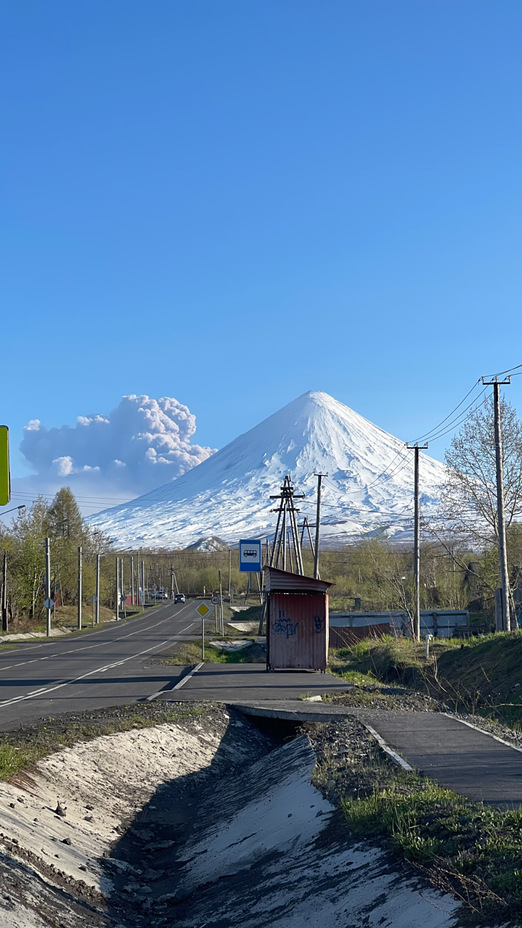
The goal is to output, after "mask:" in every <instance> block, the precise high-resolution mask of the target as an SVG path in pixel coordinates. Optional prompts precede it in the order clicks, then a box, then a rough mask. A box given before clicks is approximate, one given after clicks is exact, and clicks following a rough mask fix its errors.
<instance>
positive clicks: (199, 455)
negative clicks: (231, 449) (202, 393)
mask: <svg viewBox="0 0 522 928" xmlns="http://www.w3.org/2000/svg"><path fill="white" fill-rule="evenodd" d="M195 431H196V417H195V416H194V414H193V413H191V412H190V410H189V409H188V407H187V406H184V405H183V404H182V403H179V402H178V400H176V399H174V398H173V397H169V396H165V397H162V398H161V399H158V400H156V399H153V398H152V397H149V396H135V395H132V396H124V397H122V399H121V401H120V402H119V404H118V405H117V406H116V408H115V409H113V410H112V412H111V413H110V414H109V415H107V416H105V415H100V414H93V415H88V416H78V418H77V420H76V425H75V426H68V425H63V426H61V427H60V428H50V429H48V428H46V427H45V426H44V425H42V423H41V422H40V421H39V420H38V419H33V420H32V421H31V422H29V423H28V424H27V426H26V427H25V429H24V437H23V439H22V442H21V445H20V450H21V452H22V454H23V455H24V457H25V459H26V461H27V462H28V464H29V465H30V466H31V468H32V469H33V470H34V471H35V472H36V473H35V476H34V477H27V478H23V479H22V480H18V481H16V484H17V485H18V487H19V488H20V489H21V488H22V485H23V486H24V487H25V489H26V490H27V489H29V488H31V489H33V490H34V491H36V492H41V493H54V492H56V490H58V489H59V488H60V487H61V486H70V487H71V489H72V491H73V493H75V494H76V495H77V496H81V495H83V496H93V497H97V498H98V500H99V504H98V505H95V503H94V501H93V504H92V505H88V504H85V505H84V506H83V507H82V508H84V509H85V510H86V511H87V510H89V509H90V511H94V510H95V509H100V508H102V501H103V500H110V499H111V498H114V499H117V498H127V499H128V498H133V497H135V496H141V495H142V494H143V493H148V492H150V491H151V490H154V489H156V488H157V487H159V486H161V485H162V484H165V483H168V482H169V481H170V480H174V479H176V477H179V476H181V475H182V474H184V473H186V472H187V471H188V470H190V469H191V468H192V467H195V466H196V465H197V464H200V463H201V462H202V461H205V460H206V458H208V457H210V455H211V454H213V453H214V450H215V449H212V448H206V447H203V446H201V445H197V444H192V442H191V439H192V436H193V435H194V433H195ZM13 489H15V488H14V487H13Z"/></svg>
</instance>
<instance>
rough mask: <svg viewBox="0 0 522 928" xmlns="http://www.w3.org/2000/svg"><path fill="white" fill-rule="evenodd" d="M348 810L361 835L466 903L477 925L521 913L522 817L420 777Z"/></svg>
mask: <svg viewBox="0 0 522 928" xmlns="http://www.w3.org/2000/svg"><path fill="white" fill-rule="evenodd" d="M342 810H343V812H344V815H345V817H346V821H347V823H348V826H349V828H350V830H351V831H352V832H353V833H354V834H356V835H357V836H360V837H362V838H367V837H370V836H373V837H375V836H386V837H387V838H388V840H389V841H390V843H391V845H392V847H393V849H394V850H395V851H396V852H399V853H401V854H402V855H403V856H404V857H405V858H406V859H407V860H408V861H410V862H412V863H414V864H415V865H417V866H419V867H421V868H423V869H424V871H425V872H426V873H427V875H428V876H429V877H430V878H431V880H432V882H433V883H435V885H438V886H440V887H441V888H442V889H445V890H449V891H450V892H452V893H453V895H455V896H457V897H458V898H460V899H462V900H463V901H464V902H466V903H467V905H468V906H469V907H470V909H471V911H472V912H473V913H474V916H475V921H477V920H478V922H479V923H481V924H491V919H495V923H496V919H497V918H498V917H499V915H501V917H502V919H505V921H506V922H508V921H510V920H512V919H517V918H519V917H520V915H521V914H522V817H521V814H520V813H519V812H505V813H503V812H499V811H497V810H494V809H490V808H488V807H486V806H482V805H481V804H478V803H473V802H471V801H469V800H467V799H465V798H463V797H461V796H457V795H456V794H454V793H452V792H451V791H450V790H445V789H442V788H441V787H439V786H437V785H436V784H435V783H433V782H432V781H430V780H428V779H425V778H422V777H419V776H418V775H416V774H407V775H403V776H399V777H398V779H397V781H396V782H394V783H392V784H390V785H389V786H387V787H386V788H384V789H383V788H380V789H376V790H374V792H373V793H372V794H370V795H368V796H364V797H359V798H349V799H345V800H343V802H342Z"/></svg>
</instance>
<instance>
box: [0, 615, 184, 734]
mask: <svg viewBox="0 0 522 928" xmlns="http://www.w3.org/2000/svg"><path fill="white" fill-rule="evenodd" d="M194 608H195V604H194V603H193V602H192V601H189V602H187V603H186V604H178V605H174V603H171V602H169V603H165V605H162V606H157V607H155V608H154V609H152V610H151V611H150V612H148V613H147V614H145V615H144V616H140V617H138V618H135V619H127V620H124V621H120V622H117V623H116V622H115V623H114V624H112V625H104V626H102V627H100V628H97V629H93V630H92V631H88V632H84V633H83V634H78V635H74V636H67V637H66V638H51V639H45V640H43V641H41V642H38V643H37V644H36V643H34V642H31V643H30V644H23V645H20V646H18V647H16V648H14V649H12V650H7V651H0V729H4V730H6V729H11V728H14V727H16V726H17V725H18V724H21V723H24V722H29V721H34V720H36V719H39V718H42V717H45V716H49V715H53V716H54V715H59V714H60V713H63V712H82V711H84V710H85V709H96V708H102V707H105V706H115V705H129V704H131V703H135V702H138V701H140V700H144V699H147V698H150V697H151V696H153V695H154V694H156V693H159V692H161V691H162V690H165V689H169V688H170V687H171V686H173V685H175V684H176V682H177V681H178V680H179V678H180V673H181V671H182V668H175V667H171V666H169V665H165V664H159V663H155V659H156V658H157V657H158V656H159V655H165V654H169V653H170V651H171V649H172V646H173V645H174V644H175V643H176V642H179V641H180V640H183V639H185V638H187V639H189V638H191V637H194V634H195V633H196V629H197V628H199V625H200V620H199V618H198V616H197V615H195V612H194Z"/></svg>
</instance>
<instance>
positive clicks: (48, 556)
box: [45, 538, 52, 638]
mask: <svg viewBox="0 0 522 928" xmlns="http://www.w3.org/2000/svg"><path fill="white" fill-rule="evenodd" d="M50 602H51V543H50V541H49V539H48V538H46V539H45V603H46V605H45V611H46V613H47V637H48V638H49V636H50V634H51V609H52V606H51V605H50Z"/></svg>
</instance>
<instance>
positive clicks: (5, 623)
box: [2, 551, 9, 632]
mask: <svg viewBox="0 0 522 928" xmlns="http://www.w3.org/2000/svg"><path fill="white" fill-rule="evenodd" d="M8 629H9V622H8V620H7V551H4V563H3V568H2V631H3V632H6V631H8Z"/></svg>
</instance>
